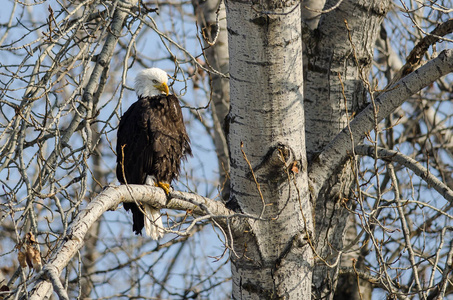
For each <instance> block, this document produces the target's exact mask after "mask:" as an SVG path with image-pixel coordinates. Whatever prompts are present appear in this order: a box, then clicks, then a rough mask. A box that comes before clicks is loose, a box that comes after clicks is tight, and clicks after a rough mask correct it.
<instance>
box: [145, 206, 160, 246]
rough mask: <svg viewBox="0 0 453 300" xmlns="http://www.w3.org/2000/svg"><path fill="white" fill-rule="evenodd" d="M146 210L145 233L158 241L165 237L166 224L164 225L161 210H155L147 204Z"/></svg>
mask: <svg viewBox="0 0 453 300" xmlns="http://www.w3.org/2000/svg"><path fill="white" fill-rule="evenodd" d="M143 206H144V208H145V212H146V216H145V231H146V234H147V235H148V236H150V237H151V238H152V239H153V240H158V239H159V238H161V237H163V236H164V229H163V228H164V224H163V223H162V217H161V215H160V210H159V209H155V208H154V207H152V206H149V205H147V204H144V205H143Z"/></svg>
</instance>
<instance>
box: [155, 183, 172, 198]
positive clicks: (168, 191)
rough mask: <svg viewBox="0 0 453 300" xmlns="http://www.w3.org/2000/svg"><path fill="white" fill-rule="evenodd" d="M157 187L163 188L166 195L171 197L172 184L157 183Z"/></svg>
mask: <svg viewBox="0 0 453 300" xmlns="http://www.w3.org/2000/svg"><path fill="white" fill-rule="evenodd" d="M155 185H156V186H157V187H160V188H162V189H163V190H164V191H165V194H166V195H169V194H170V184H168V183H165V182H157V183H155Z"/></svg>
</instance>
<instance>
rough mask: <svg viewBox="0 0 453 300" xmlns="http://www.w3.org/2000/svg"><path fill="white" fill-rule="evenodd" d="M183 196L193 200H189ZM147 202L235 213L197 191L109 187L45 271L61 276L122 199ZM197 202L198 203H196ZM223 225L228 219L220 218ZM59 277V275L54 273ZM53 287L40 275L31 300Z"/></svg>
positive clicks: (78, 219)
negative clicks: (93, 228) (95, 226)
mask: <svg viewBox="0 0 453 300" xmlns="http://www.w3.org/2000/svg"><path fill="white" fill-rule="evenodd" d="M184 199H191V201H187V200H184ZM135 201H139V202H144V203H147V204H150V205H152V206H154V207H157V208H168V209H177V210H191V211H192V212H193V213H194V214H196V215H199V216H211V217H213V218H217V217H224V218H228V217H232V216H233V215H234V213H233V212H232V211H230V210H229V209H227V208H225V206H224V204H223V203H222V202H221V201H214V200H212V199H209V198H205V197H202V196H199V195H196V194H191V193H183V192H172V193H171V194H170V196H169V199H167V196H166V195H165V192H164V191H163V190H162V189H161V188H158V187H154V186H149V185H120V186H108V187H107V188H106V189H104V191H103V192H102V193H100V194H99V195H97V196H96V197H95V198H94V199H93V200H92V201H91V202H90V203H89V204H88V205H87V207H86V208H85V209H84V210H82V211H81V212H80V213H79V214H78V215H77V217H76V218H75V220H74V222H73V223H72V225H71V226H70V227H69V229H68V232H67V235H66V238H65V239H64V240H63V242H62V244H61V245H60V246H59V247H58V249H57V250H56V251H55V252H54V253H53V255H52V257H51V258H50V259H49V261H48V263H47V264H45V265H44V267H43V269H44V270H52V271H53V273H54V275H57V274H58V275H60V274H61V272H62V271H63V269H64V268H65V267H66V266H67V265H68V263H69V262H70V260H71V259H72V258H73V257H74V255H75V254H76V253H77V251H78V250H79V249H80V248H82V247H83V245H84V238H85V235H86V234H87V232H88V230H89V229H90V227H91V226H92V225H93V224H94V223H95V222H96V221H97V220H98V219H99V218H100V217H101V215H102V214H103V213H104V212H105V211H107V210H111V209H114V208H116V207H117V206H118V205H119V204H120V203H121V202H135ZM194 203H197V204H198V205H196V204H194ZM217 223H220V224H221V225H224V224H226V220H217ZM54 277H55V278H57V277H58V276H54ZM51 288H52V283H51V282H50V281H49V280H46V279H44V278H43V277H41V278H40V279H38V281H37V283H36V284H35V286H34V288H33V289H32V291H31V292H30V299H32V300H35V299H36V300H37V299H42V295H47V294H48V293H49V292H50V289H51Z"/></svg>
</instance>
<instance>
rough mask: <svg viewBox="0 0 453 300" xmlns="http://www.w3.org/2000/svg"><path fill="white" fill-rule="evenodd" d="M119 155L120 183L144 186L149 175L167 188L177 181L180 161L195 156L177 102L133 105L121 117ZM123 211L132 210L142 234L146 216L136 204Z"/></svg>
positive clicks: (160, 99) (165, 99) (146, 100)
mask: <svg viewBox="0 0 453 300" xmlns="http://www.w3.org/2000/svg"><path fill="white" fill-rule="evenodd" d="M122 147H123V148H122ZM116 153H117V167H116V177H117V178H118V180H119V181H120V182H121V183H128V184H144V183H145V181H146V177H147V176H148V175H152V176H154V177H155V178H156V180H157V181H159V182H165V183H168V184H170V183H171V181H172V180H173V179H175V178H177V177H178V175H179V170H180V165H181V159H182V158H184V157H185V156H186V155H191V154H192V151H191V149H190V140H189V136H188V135H187V132H186V128H185V126H184V120H183V116H182V112H181V107H180V106H179V101H178V98H176V97H175V96H174V95H168V96H165V95H159V96H154V97H140V98H139V99H138V101H137V102H135V103H134V104H132V105H131V106H130V107H129V109H128V110H127V111H126V112H125V113H124V115H123V116H122V117H121V121H120V125H119V128H118V140H117V145H116ZM124 208H125V209H126V210H132V214H133V221H134V225H133V230H134V232H135V234H141V231H142V229H143V227H144V216H143V213H142V212H141V211H140V210H139V208H138V207H137V205H136V204H135V203H124Z"/></svg>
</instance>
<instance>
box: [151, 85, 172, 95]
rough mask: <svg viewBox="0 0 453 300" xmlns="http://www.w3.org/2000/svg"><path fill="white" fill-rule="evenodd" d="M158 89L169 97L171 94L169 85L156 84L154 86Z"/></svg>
mask: <svg viewBox="0 0 453 300" xmlns="http://www.w3.org/2000/svg"><path fill="white" fill-rule="evenodd" d="M154 87H155V88H156V89H158V90H159V91H161V92H162V93H165V95H167V96H168V93H169V92H170V90H169V89H168V85H167V84H166V83H165V82H164V83H162V84H156V85H155V86H154Z"/></svg>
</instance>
